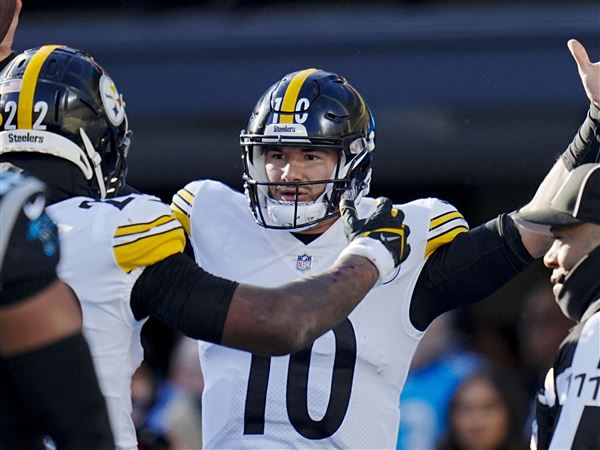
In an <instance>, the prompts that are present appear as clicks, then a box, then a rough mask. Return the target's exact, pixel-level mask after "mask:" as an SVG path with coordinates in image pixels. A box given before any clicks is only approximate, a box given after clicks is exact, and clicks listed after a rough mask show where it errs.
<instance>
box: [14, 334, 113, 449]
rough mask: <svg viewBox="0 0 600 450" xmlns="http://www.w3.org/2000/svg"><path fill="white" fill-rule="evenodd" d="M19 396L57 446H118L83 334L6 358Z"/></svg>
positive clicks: (99, 447) (108, 447) (71, 447)
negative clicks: (115, 442) (115, 443)
mask: <svg viewBox="0 0 600 450" xmlns="http://www.w3.org/2000/svg"><path fill="white" fill-rule="evenodd" d="M6 365H7V368H8V372H9V373H10V375H11V380H12V382H13V384H14V386H15V389H16V391H17V394H18V396H19V398H21V399H22V400H23V403H24V404H25V405H27V406H28V410H29V411H30V414H31V415H32V416H36V419H38V420H39V421H40V423H42V424H43V426H44V428H45V430H44V431H45V432H46V433H47V434H48V435H50V436H51V437H52V439H53V440H54V442H55V443H56V444H57V448H59V449H65V450H76V449H79V450H80V449H83V448H90V449H92V448H93V449H96V450H114V442H113V437H112V433H111V430H110V424H109V421H108V415H107V413H106V406H105V403H104V398H103V397H102V394H101V393H100V389H99V388H98V381H97V378H96V372H95V370H94V365H93V363H92V357H91V355H90V352H89V349H88V346H87V343H86V342H85V340H84V338H83V336H82V335H81V334H77V335H75V336H71V337H69V338H66V339H63V340H61V341H59V342H57V343H54V344H51V345H48V346H46V347H43V348H41V349H38V350H34V351H32V352H28V353H25V354H22V355H19V356H15V357H11V358H7V359H6Z"/></svg>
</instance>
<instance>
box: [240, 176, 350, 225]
mask: <svg viewBox="0 0 600 450" xmlns="http://www.w3.org/2000/svg"><path fill="white" fill-rule="evenodd" d="M244 181H245V184H244V187H245V189H246V192H247V193H248V196H249V200H250V206H251V209H252V213H253V215H254V218H255V220H256V222H257V223H258V224H259V225H261V226H262V227H264V228H271V229H279V230H289V229H293V230H297V231H301V230H304V229H307V228H311V227H313V226H315V225H317V224H319V223H321V222H324V221H325V220H327V219H329V218H331V217H333V216H334V215H336V214H337V213H338V211H337V208H338V205H336V204H334V202H333V201H332V200H333V199H336V198H340V196H341V194H342V193H343V192H344V191H345V190H346V187H347V186H348V180H347V179H340V178H335V179H328V180H316V181H306V182H268V181H265V182H262V181H257V180H254V179H251V178H250V177H248V176H247V175H244ZM315 185H325V190H324V192H323V194H321V196H320V197H319V198H318V199H316V200H315V201H311V202H298V201H296V200H294V201H289V202H284V201H278V200H273V199H272V197H270V196H268V195H264V194H262V193H261V192H263V191H266V192H270V188H273V187H275V188H276V187H288V188H289V187H291V188H293V189H294V196H295V197H296V198H298V196H299V195H300V190H301V188H302V187H306V186H315ZM328 185H331V189H328V188H327V186H328ZM261 188H262V189H261ZM278 204H279V205H281V206H284V207H288V208H291V207H292V205H293V216H292V217H293V219H292V220H291V223H289V224H283V225H281V224H276V223H275V222H274V220H273V218H272V217H270V215H269V208H270V207H271V208H272V207H274V205H275V207H276V205H278ZM303 208H304V209H306V208H313V209H314V210H322V211H323V213H322V215H321V217H318V218H316V219H312V220H308V221H306V222H302V223H299V217H300V216H301V214H300V213H301V212H302V209H303Z"/></svg>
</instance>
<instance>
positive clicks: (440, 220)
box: [429, 211, 464, 231]
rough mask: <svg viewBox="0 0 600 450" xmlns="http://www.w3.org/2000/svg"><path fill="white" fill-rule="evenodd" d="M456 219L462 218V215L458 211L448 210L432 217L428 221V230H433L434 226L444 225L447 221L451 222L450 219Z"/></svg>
mask: <svg viewBox="0 0 600 450" xmlns="http://www.w3.org/2000/svg"><path fill="white" fill-rule="evenodd" d="M456 219H464V217H463V215H462V214H461V213H459V212H458V211H449V212H447V213H444V214H442V215H440V216H438V217H434V218H433V219H431V221H430V222H429V231H431V230H435V229H436V228H439V227H441V226H442V225H444V224H446V223H448V222H451V221H452V220H456Z"/></svg>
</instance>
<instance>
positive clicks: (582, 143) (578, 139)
mask: <svg viewBox="0 0 600 450" xmlns="http://www.w3.org/2000/svg"><path fill="white" fill-rule="evenodd" d="M567 45H568V47H569V50H570V51H571V54H572V55H573V58H574V59H575V62H576V63H577V68H578V71H579V76H580V78H581V83H582V85H583V88H584V90H585V92H586V95H587V97H588V99H589V100H590V102H591V104H590V108H589V111H588V113H587V116H586V118H585V120H584V122H583V124H582V125H581V127H580V128H579V130H578V131H577V133H576V134H575V137H574V138H573V141H572V142H571V144H570V145H569V146H568V147H567V149H566V150H565V151H564V152H563V154H562V155H561V157H560V158H559V160H558V161H556V163H555V164H554V166H552V169H550V172H548V174H547V175H546V177H545V178H544V180H543V181H542V183H541V184H540V186H539V187H538V189H537V191H536V193H535V195H534V197H533V199H532V200H531V201H530V202H529V203H528V204H527V205H525V206H524V207H523V208H521V211H532V210H536V209H541V208H544V207H547V206H548V205H549V203H550V201H551V200H552V198H553V197H554V195H555V194H556V192H557V191H558V189H559V188H560V186H561V185H562V183H563V182H564V181H565V180H566V178H567V176H568V174H569V172H570V171H571V170H572V169H574V168H575V167H578V166H580V165H582V164H586V163H591V162H597V161H598V160H599V158H600V62H596V63H592V62H591V61H590V59H589V57H588V54H587V52H586V50H585V48H584V47H583V45H581V44H580V43H579V42H578V41H576V40H575V39H571V40H570V41H569V42H568V44H567ZM518 228H519V233H520V235H521V238H522V240H523V244H524V245H525V248H527V251H528V252H529V254H530V255H532V256H534V257H536V258H537V257H540V256H542V255H543V254H544V253H545V252H546V250H547V249H548V247H549V246H550V245H551V244H552V238H551V237H550V236H545V235H543V234H540V233H536V232H535V230H533V229H529V228H527V227H526V226H524V225H522V224H520V223H518Z"/></svg>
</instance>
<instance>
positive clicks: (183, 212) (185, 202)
mask: <svg viewBox="0 0 600 450" xmlns="http://www.w3.org/2000/svg"><path fill="white" fill-rule="evenodd" d="M200 185H201V182H200V181H192V182H191V183H188V184H187V185H186V186H185V187H184V188H183V189H180V190H179V191H178V192H177V193H176V194H175V195H174V196H173V200H172V201H171V211H172V212H173V215H174V216H175V217H176V218H177V219H178V220H179V222H181V224H182V225H183V228H184V229H185V232H186V233H187V234H188V236H189V234H190V216H191V214H192V206H193V205H194V200H195V198H196V194H197V193H198V190H199V189H200Z"/></svg>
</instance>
